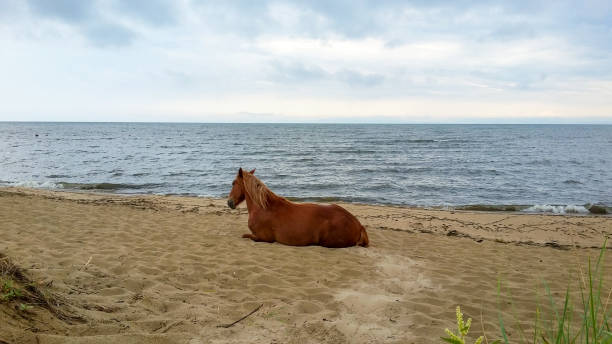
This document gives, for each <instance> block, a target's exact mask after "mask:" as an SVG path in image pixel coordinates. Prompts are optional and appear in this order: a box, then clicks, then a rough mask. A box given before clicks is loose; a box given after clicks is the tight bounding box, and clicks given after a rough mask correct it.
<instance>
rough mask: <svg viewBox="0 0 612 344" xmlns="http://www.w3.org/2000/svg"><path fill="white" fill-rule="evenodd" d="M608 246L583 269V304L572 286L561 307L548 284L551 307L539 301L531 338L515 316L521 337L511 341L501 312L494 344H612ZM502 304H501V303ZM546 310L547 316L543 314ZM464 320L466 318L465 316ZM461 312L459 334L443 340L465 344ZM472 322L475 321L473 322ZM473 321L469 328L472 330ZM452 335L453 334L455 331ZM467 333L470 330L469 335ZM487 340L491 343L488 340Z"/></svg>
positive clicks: (581, 286)
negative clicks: (574, 296)
mask: <svg viewBox="0 0 612 344" xmlns="http://www.w3.org/2000/svg"><path fill="white" fill-rule="evenodd" d="M606 243H607V240H606V241H604V244H603V247H602V248H601V250H600V253H599V257H598V258H597V261H596V262H595V264H593V262H591V259H590V258H589V260H588V271H586V272H584V271H582V270H581V269H580V281H579V300H578V301H579V302H578V304H577V305H575V300H573V299H572V297H571V293H570V287H569V283H568V287H567V289H566V291H565V297H564V298H563V300H562V302H561V303H560V304H557V303H556V302H555V299H554V297H553V294H552V293H551V291H550V288H549V286H548V285H547V284H546V283H545V282H544V289H545V296H546V299H547V303H549V305H548V306H547V307H543V305H542V304H541V302H540V301H539V300H538V303H537V306H536V317H535V320H534V324H533V327H532V328H531V329H529V335H527V332H526V331H525V329H523V328H522V327H521V326H520V323H521V320H522V319H519V318H518V317H517V316H516V315H514V316H513V317H514V320H515V321H516V323H517V324H518V337H519V338H517V339H516V341H512V342H511V341H510V339H509V338H508V331H507V328H506V324H505V322H504V317H503V316H502V314H501V307H500V311H499V316H498V320H499V326H500V334H499V337H500V339H499V340H496V341H495V342H493V343H505V344H510V343H520V344H524V343H529V344H553V343H554V344H612V330H611V327H610V317H611V316H612V311H611V309H612V305H610V302H611V301H612V300H611V299H610V296H611V294H612V288H609V287H608V288H604V286H603V279H604V278H603V277H604V272H603V267H604V256H605V252H606ZM498 298H499V300H501V299H502V283H501V279H500V280H499V281H498ZM510 301H511V302H510V304H511V307H512V310H513V314H516V312H515V311H514V303H513V302H512V298H511V296H510ZM500 305H501V302H500ZM545 309H546V310H547V311H546V314H543V313H544V312H545ZM461 317H462V315H461ZM459 320H460V311H459V308H458V307H457V321H458V331H459V332H458V334H457V335H455V334H453V336H450V334H449V332H450V331H448V329H447V334H449V337H448V338H442V339H444V340H445V341H446V342H449V343H454V344H465V341H464V337H465V335H463V336H462V334H463V332H462V327H461V324H460V323H459ZM470 320H471V319H470ZM469 322H470V321H469V320H468V324H467V329H468V330H469ZM451 334H452V332H451ZM465 334H467V331H466V332H465ZM485 341H487V339H486V337H485Z"/></svg>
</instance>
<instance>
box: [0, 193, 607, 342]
mask: <svg viewBox="0 0 612 344" xmlns="http://www.w3.org/2000/svg"><path fill="white" fill-rule="evenodd" d="M342 206H344V207H345V208H347V209H348V210H349V211H351V212H352V213H353V214H355V215H356V216H357V218H358V219H359V220H360V221H361V222H362V224H364V225H365V226H366V228H367V230H368V234H369V237H370V243H371V246H370V247H369V248H362V247H352V248H346V249H326V248H322V247H315V246H311V247H289V246H283V245H280V244H268V243H255V242H252V241H250V240H248V239H242V238H241V237H240V236H241V235H242V234H243V233H246V232H248V228H247V211H246V208H244V205H242V206H241V207H240V208H239V209H237V210H230V209H229V208H227V206H226V204H225V200H222V199H204V198H191V197H169V196H118V195H109V194H93V193H69V192H57V191H46V190H32V189H22V188H2V189H0V253H1V254H3V255H5V256H6V257H9V258H10V259H11V260H12V261H13V262H14V263H15V264H16V265H17V266H19V267H21V268H22V269H23V271H24V272H25V273H26V274H27V275H28V276H29V277H30V278H31V280H32V281H33V282H34V283H35V284H36V285H37V286H39V287H40V288H41V290H45V291H46V292H48V293H49V295H53V297H57V300H61V301H62V302H61V304H59V301H58V304H59V306H58V307H59V308H61V309H62V310H63V311H64V312H65V313H66V314H70V315H71V316H73V317H72V319H60V318H58V317H56V316H55V315H54V314H52V313H50V312H49V311H48V310H46V309H44V308H41V307H37V306H34V307H32V308H31V309H28V310H26V311H21V310H19V309H15V307H16V302H9V303H7V302H4V303H0V343H3V342H6V343H109V342H113V343H116V344H123V343H191V344H196V343H438V342H440V340H439V337H440V336H442V335H444V328H445V327H450V328H453V326H454V322H455V319H454V313H455V307H456V306H457V305H461V306H462V309H463V311H464V313H466V317H467V316H469V317H472V318H474V323H473V325H472V331H471V332H472V334H473V337H474V338H475V337H476V336H478V335H480V334H482V333H483V329H484V331H485V333H486V334H487V336H488V338H489V340H491V339H497V338H499V335H498V334H499V332H498V320H497V312H498V310H500V311H501V312H502V314H503V315H504V318H505V319H507V322H508V326H510V327H511V328H512V327H513V326H514V325H513V324H514V322H513V321H512V319H513V317H517V318H520V319H522V320H523V321H525V322H527V323H529V322H530V319H533V317H534V316H535V305H536V299H537V298H536V295H538V294H540V295H542V284H541V282H542V281H543V280H545V281H546V282H547V283H548V284H549V286H550V288H551V290H552V292H553V295H554V296H555V297H561V296H563V295H564V292H565V288H566V287H567V286H568V284H570V285H572V290H577V283H578V281H579V277H578V272H579V271H580V269H582V271H586V262H587V257H596V256H597V255H598V254H599V247H601V245H602V244H603V241H604V237H606V236H610V235H611V234H612V217H609V216H592V215H590V216H568V215H563V216H560V215H534V214H521V213H499V212H491V213H487V212H469V211H444V210H430V209H420V208H405V207H391V206H373V205H355V204H342ZM604 275H605V276H606V277H605V278H606V280H605V281H604V285H606V286H608V288H609V287H610V286H612V283H611V282H612V268H611V267H610V264H608V266H607V267H605V271H604ZM498 279H501V281H502V283H503V285H504V288H505V289H504V290H506V291H507V292H509V293H511V295H512V299H513V305H512V307H510V306H509V305H508V302H507V301H506V300H505V299H504V300H502V302H501V304H499V305H498V300H497V281H498ZM260 305H261V308H258V307H260ZM511 308H512V309H511ZM255 309H257V311H256V312H254V313H252V314H251V315H250V316H248V317H247V318H245V319H244V320H242V321H240V322H238V323H236V324H235V325H233V326H231V327H229V328H224V327H219V325H223V324H226V325H227V324H231V323H232V322H234V321H236V320H239V319H240V318H242V317H243V316H245V315H247V314H249V313H250V312H251V311H253V310H255ZM481 319H482V320H483V321H481ZM510 336H511V338H512V337H514V338H517V336H518V332H517V331H515V330H511V331H510Z"/></svg>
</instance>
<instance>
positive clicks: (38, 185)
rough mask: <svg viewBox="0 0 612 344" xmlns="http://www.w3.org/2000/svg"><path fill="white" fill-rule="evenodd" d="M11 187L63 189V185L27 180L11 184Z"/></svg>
mask: <svg viewBox="0 0 612 344" xmlns="http://www.w3.org/2000/svg"><path fill="white" fill-rule="evenodd" d="M9 185H10V186H16V187H24V188H34V189H63V188H64V187H63V185H62V184H58V183H54V182H49V181H45V182H39V181H35V180H26V181H20V182H10V183H9Z"/></svg>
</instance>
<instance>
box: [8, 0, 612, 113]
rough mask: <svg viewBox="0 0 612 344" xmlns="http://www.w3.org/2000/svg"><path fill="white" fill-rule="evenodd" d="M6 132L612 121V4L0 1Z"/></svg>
mask: <svg viewBox="0 0 612 344" xmlns="http://www.w3.org/2000/svg"><path fill="white" fill-rule="evenodd" d="M0 120H4V121H18V120H38V121H147V122H159V121H171V122H183V121H188V122H379V123H387V122H400V123H401V122H408V123H415V122H416V123H431V122H445V123H479V122H482V123H492V122H493V123H496V122H504V123H612V1H609V0H602V1H576V2H566V1H562V0H560V1H542V2H539V1H520V0H519V1H507V2H502V1H473V2H472V1H463V0H459V1H435V0H434V1H425V0H420V1H393V0H390V1H380V0H378V1H353V0H351V1H336V0H321V1H315V0H313V1H252V0H245V1H198V0H182V1H170V0H168V1H164V0H129V1H128V0H126V1H113V0H98V1H94V0H92V1H82V0H28V1H18V0H16V1H12V0H0Z"/></svg>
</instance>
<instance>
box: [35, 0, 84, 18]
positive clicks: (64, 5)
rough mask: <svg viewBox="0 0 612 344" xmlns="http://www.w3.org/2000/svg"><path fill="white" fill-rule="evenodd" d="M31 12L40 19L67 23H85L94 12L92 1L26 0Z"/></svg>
mask: <svg viewBox="0 0 612 344" xmlns="http://www.w3.org/2000/svg"><path fill="white" fill-rule="evenodd" d="M28 5H29V6H30V8H31V9H32V11H33V12H34V13H36V14H38V15H40V16H42V17H47V18H54V19H60V20H63V21H66V22H69V23H79V22H83V21H85V20H86V19H87V18H88V17H90V16H91V15H92V12H94V8H93V6H95V2H93V1H79V0H54V1H46V0H28Z"/></svg>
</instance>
